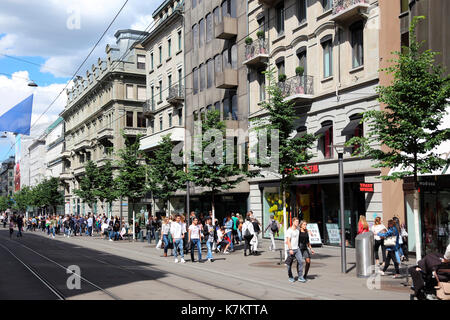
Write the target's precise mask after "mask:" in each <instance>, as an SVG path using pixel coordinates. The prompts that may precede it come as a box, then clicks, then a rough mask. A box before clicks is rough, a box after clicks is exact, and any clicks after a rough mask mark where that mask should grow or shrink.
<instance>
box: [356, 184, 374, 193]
mask: <svg viewBox="0 0 450 320" xmlns="http://www.w3.org/2000/svg"><path fill="white" fill-rule="evenodd" d="M359 191H361V192H373V183H360V184H359Z"/></svg>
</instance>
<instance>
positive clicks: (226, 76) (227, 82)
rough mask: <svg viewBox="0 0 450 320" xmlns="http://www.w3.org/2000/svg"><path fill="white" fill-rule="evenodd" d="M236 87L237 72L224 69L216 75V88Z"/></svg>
mask: <svg viewBox="0 0 450 320" xmlns="http://www.w3.org/2000/svg"><path fill="white" fill-rule="evenodd" d="M237 86H238V72H237V70H234V69H231V68H225V69H223V70H222V72H218V73H216V88H218V89H233V88H236V87H237Z"/></svg>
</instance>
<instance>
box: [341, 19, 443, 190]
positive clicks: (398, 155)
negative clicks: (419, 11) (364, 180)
mask: <svg viewBox="0 0 450 320" xmlns="http://www.w3.org/2000/svg"><path fill="white" fill-rule="evenodd" d="M424 18H425V17H422V16H421V17H414V18H413V21H412V23H411V27H410V41H409V43H410V45H409V47H403V48H402V49H403V50H402V52H394V54H395V55H396V56H397V58H396V59H394V60H392V61H391V62H392V63H393V64H392V65H391V66H390V67H388V68H386V69H382V70H381V71H383V72H386V73H388V74H392V75H393V77H394V80H393V82H392V83H391V85H389V86H379V87H378V88H377V91H378V93H379V101H380V102H381V103H383V104H384V105H385V109H384V110H370V111H367V112H365V113H364V116H363V120H362V121H363V122H366V123H367V124H368V126H369V128H370V129H369V131H368V133H367V134H366V136H365V137H355V138H352V139H350V140H349V141H348V142H347V144H348V145H359V148H357V150H356V151H355V152H356V153H360V155H365V156H368V157H370V158H373V159H374V160H376V164H375V165H374V167H376V168H396V170H395V172H391V174H389V175H381V176H380V177H381V178H382V179H383V180H394V181H395V180H398V179H402V178H404V177H406V176H413V177H414V181H415V183H416V186H417V175H418V174H419V173H422V174H423V173H430V172H432V171H433V170H437V169H440V168H442V167H444V166H445V165H446V164H447V163H448V162H449V161H448V160H444V159H443V158H441V157H440V156H439V155H438V154H437V153H436V151H435V149H436V147H438V146H439V145H440V144H441V143H443V142H444V141H446V140H449V139H450V128H449V127H448V126H446V127H445V128H442V119H443V117H444V115H445V114H446V110H445V109H446V106H448V103H447V101H446V99H448V98H449V97H450V79H449V77H445V76H444V70H443V68H442V66H440V65H436V64H435V61H434V57H435V55H436V54H438V53H436V52H432V51H430V50H422V49H421V47H422V45H423V43H419V42H418V41H417V39H416V32H415V29H416V26H417V24H418V23H419V21H420V20H422V19H424ZM380 145H384V146H386V147H387V148H386V149H384V148H383V149H380V148H379V146H380Z"/></svg>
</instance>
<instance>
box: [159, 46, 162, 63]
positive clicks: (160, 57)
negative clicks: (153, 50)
mask: <svg viewBox="0 0 450 320" xmlns="http://www.w3.org/2000/svg"><path fill="white" fill-rule="evenodd" d="M159 64H162V47H159Z"/></svg>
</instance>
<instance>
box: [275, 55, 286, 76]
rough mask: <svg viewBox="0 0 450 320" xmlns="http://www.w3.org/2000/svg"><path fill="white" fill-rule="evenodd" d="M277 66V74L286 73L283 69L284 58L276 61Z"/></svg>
mask: <svg viewBox="0 0 450 320" xmlns="http://www.w3.org/2000/svg"><path fill="white" fill-rule="evenodd" d="M276 66H277V70H278V76H280V75H281V74H286V71H285V70H284V59H283V60H281V61H278V62H277V63H276Z"/></svg>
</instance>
